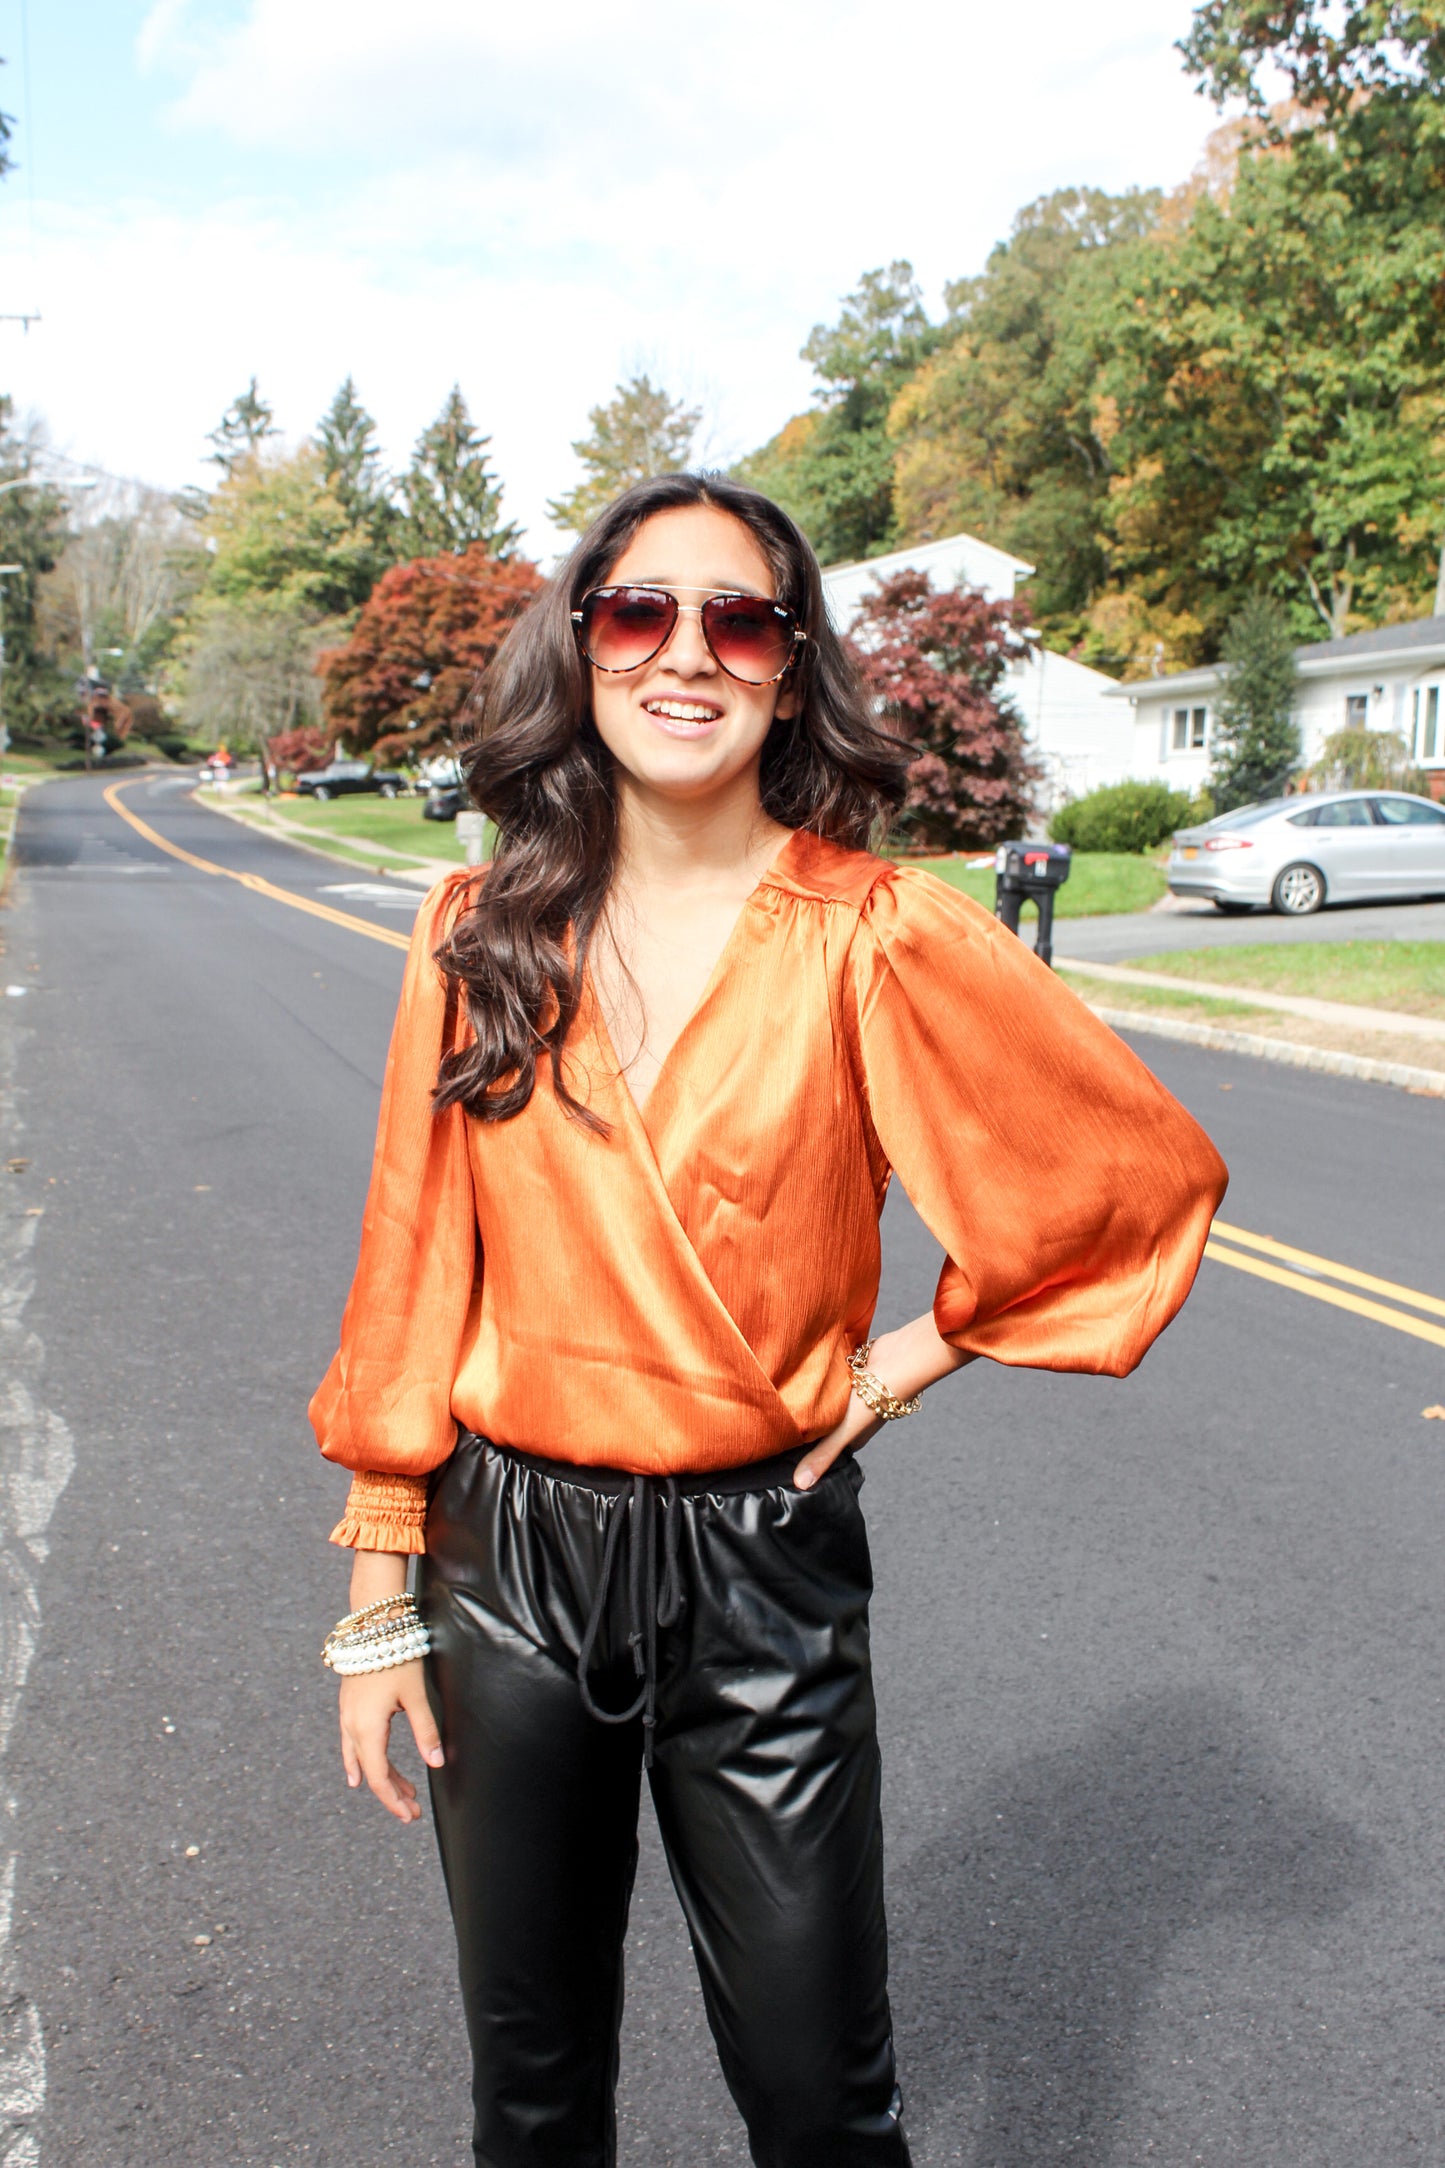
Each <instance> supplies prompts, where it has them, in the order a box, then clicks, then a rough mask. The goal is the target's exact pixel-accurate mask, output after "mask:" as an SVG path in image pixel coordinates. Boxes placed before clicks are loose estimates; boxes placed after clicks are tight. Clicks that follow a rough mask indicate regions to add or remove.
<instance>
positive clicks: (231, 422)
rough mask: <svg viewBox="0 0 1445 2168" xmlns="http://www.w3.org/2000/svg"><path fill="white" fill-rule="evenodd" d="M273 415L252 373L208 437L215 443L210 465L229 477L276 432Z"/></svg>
mask: <svg viewBox="0 0 1445 2168" xmlns="http://www.w3.org/2000/svg"><path fill="white" fill-rule="evenodd" d="M276 433H277V432H276V423H275V416H274V415H273V413H272V411H271V409H270V407H269V406H268V405H267V404H266V401H265V400H264V399H263V398H262V397H261V393H260V390H259V389H258V387H257V383H256V379H255V377H254V376H253V377H252V379H251V381H250V383H249V384H248V385H247V386H246V389H245V390H244V391H243V392H242V393H241V394H240V397H239V398H236V399H233V400H232V401H231V404H230V405H229V406H228V407H227V409H226V411H225V413H224V414H223V415H222V416H221V419H220V421H219V422H218V423H217V424H216V426H215V428H214V429H213V430H212V431H211V433H210V435H209V436H208V437H207V439H206V442H207V443H208V444H214V446H215V447H216V448H215V450H214V451H213V452H212V453H211V454H210V460H211V464H212V466H215V467H219V468H220V470H221V472H222V474H224V475H225V476H226V477H227V479H228V480H229V479H230V478H231V477H232V476H233V475H235V474H236V473H238V472H239V471H240V469H241V468H242V467H244V466H246V465H247V464H248V463H249V462H250V461H251V460H253V459H255V458H256V457H257V455H258V454H259V452H260V450H261V447H262V445H263V444H264V443H265V441H266V439H267V438H268V437H274V436H275V435H276Z"/></svg>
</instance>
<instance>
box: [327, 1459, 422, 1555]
mask: <svg viewBox="0 0 1445 2168" xmlns="http://www.w3.org/2000/svg"><path fill="white" fill-rule="evenodd" d="M428 1490H429V1485H428V1482H427V1479H426V1477H425V1476H414V1475H386V1474H381V1473H378V1472H376V1471H374V1470H371V1469H364V1470H362V1471H361V1472H359V1473H358V1474H356V1475H354V1476H353V1477H352V1479H351V1489H350V1491H349V1492H348V1493H347V1498H346V1511H345V1513H344V1514H343V1515H342V1517H341V1519H340V1520H339V1521H338V1522H337V1524H336V1526H335V1527H334V1528H333V1529H332V1531H331V1541H332V1542H333V1543H340V1544H344V1545H345V1547H346V1548H347V1549H348V1550H351V1551H399V1552H404V1553H405V1554H406V1555H407V1556H409V1557H416V1558H419V1557H421V1556H422V1555H423V1554H424V1553H425V1551H426V1509H427V1495H428Z"/></svg>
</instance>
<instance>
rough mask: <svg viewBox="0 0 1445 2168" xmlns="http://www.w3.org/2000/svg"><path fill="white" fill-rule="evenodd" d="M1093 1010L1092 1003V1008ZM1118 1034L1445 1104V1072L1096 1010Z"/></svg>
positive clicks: (1208, 1026)
mask: <svg viewBox="0 0 1445 2168" xmlns="http://www.w3.org/2000/svg"><path fill="white" fill-rule="evenodd" d="M1088 1006H1089V1007H1090V1008H1093V1006H1094V1005H1093V1003H1092V1002H1090V1003H1089V1004H1088ZM1094 1014H1095V1016H1097V1017H1098V1018H1099V1020H1100V1022H1101V1023H1104V1024H1108V1025H1109V1026H1110V1028H1111V1029H1112V1030H1114V1031H1121V1032H1122V1031H1141V1032H1144V1033H1146V1034H1148V1035H1150V1036H1152V1037H1153V1038H1156V1039H1182V1040H1183V1041H1184V1043H1185V1045H1187V1046H1207V1047H1212V1048H1213V1050H1214V1051H1215V1052H1216V1053H1218V1054H1251V1055H1253V1056H1254V1057H1255V1059H1256V1060H1258V1061H1273V1062H1280V1063H1282V1064H1283V1065H1284V1067H1285V1068H1287V1069H1319V1070H1323V1071H1324V1073H1325V1074H1326V1075H1327V1076H1348V1077H1354V1078H1355V1079H1356V1080H1357V1081H1358V1082H1360V1083H1363V1084H1396V1085H1398V1086H1400V1088H1401V1089H1402V1090H1404V1091H1408V1092H1420V1093H1424V1094H1425V1095H1427V1096H1428V1097H1429V1098H1431V1099H1445V1070H1440V1069H1416V1068H1415V1067H1413V1066H1412V1064H1411V1063H1409V1062H1403V1061H1376V1060H1374V1059H1372V1057H1371V1056H1370V1055H1368V1054H1337V1053H1336V1052H1335V1051H1334V1050H1333V1048H1331V1047H1327V1046H1298V1045H1296V1044H1295V1042H1294V1041H1293V1040H1291V1039H1266V1038H1262V1037H1261V1036H1260V1034H1259V1033H1258V1032H1255V1031H1223V1030H1221V1029H1219V1027H1218V1026H1217V1025H1214V1024H1187V1023H1184V1022H1183V1021H1181V1020H1179V1019H1176V1018H1174V1017H1169V1016H1150V1015H1148V1014H1147V1013H1146V1012H1145V1011H1143V1010H1141V1009H1094Z"/></svg>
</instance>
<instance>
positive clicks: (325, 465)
mask: <svg viewBox="0 0 1445 2168" xmlns="http://www.w3.org/2000/svg"><path fill="white" fill-rule="evenodd" d="M316 446H317V450H318V451H319V452H320V454H321V472H322V474H323V476H324V477H325V481H326V486H327V488H328V489H329V490H330V492H331V494H332V496H333V497H334V498H335V499H336V502H337V503H338V504H339V505H340V506H341V509H342V510H343V512H345V514H346V516H347V518H348V519H349V520H350V522H351V524H352V526H353V527H359V528H363V529H364V530H365V531H366V532H367V533H368V534H369V535H370V536H371V537H372V541H373V545H374V549H375V555H376V560H377V561H376V574H377V576H378V577H379V576H380V574H381V573H382V572H383V571H384V570H385V567H386V566H387V564H389V563H391V562H392V550H391V543H392V539H393V533H394V529H395V526H396V517H397V515H396V508H395V506H394V505H393V503H392V501H391V482H390V479H389V477H388V475H387V473H386V471H385V469H384V467H383V466H382V463H381V451H380V448H379V447H378V445H377V442H376V423H375V421H374V420H373V419H372V417H371V415H370V414H368V413H367V411H366V409H365V407H364V406H363V405H362V404H361V402H360V400H359V399H358V398H357V396H356V386H355V384H354V383H353V382H352V380H351V378H350V377H347V379H346V381H345V383H344V384H342V386H341V388H340V389H339V391H338V392H337V393H336V396H335V398H334V399H333V400H332V402H331V404H330V406H329V407H328V408H327V409H326V412H325V413H324V414H323V415H322V417H321V422H320V425H319V426H318V428H317V431H316Z"/></svg>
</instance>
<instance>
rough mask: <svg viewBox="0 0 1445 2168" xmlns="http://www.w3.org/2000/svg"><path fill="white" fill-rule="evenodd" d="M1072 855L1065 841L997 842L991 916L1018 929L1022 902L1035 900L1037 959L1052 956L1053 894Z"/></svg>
mask: <svg viewBox="0 0 1445 2168" xmlns="http://www.w3.org/2000/svg"><path fill="white" fill-rule="evenodd" d="M1072 858H1073V852H1072V851H1071V850H1070V849H1069V846H1068V844H1067V843H1000V845H999V847H998V849H997V851H996V852H995V853H994V861H993V873H994V906H993V910H994V917H995V918H1001V919H1002V920H1003V922H1004V924H1005V926H1007V927H1008V929H1009V931H1010V933H1017V932H1018V930H1019V912H1020V911H1021V910H1022V909H1023V906H1024V904H1025V903H1026V902H1029V901H1032V902H1034V903H1036V904H1037V905H1038V907H1039V930H1038V935H1037V937H1036V939H1035V941H1034V954H1035V955H1036V956H1037V957H1038V959H1039V962H1040V963H1045V964H1052V962H1053V960H1054V897H1055V896H1056V895H1057V893H1058V891H1059V890H1060V889H1061V888H1062V887H1063V885H1064V883H1065V881H1067V879H1068V878H1069V865H1070V861H1071V860H1072Z"/></svg>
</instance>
